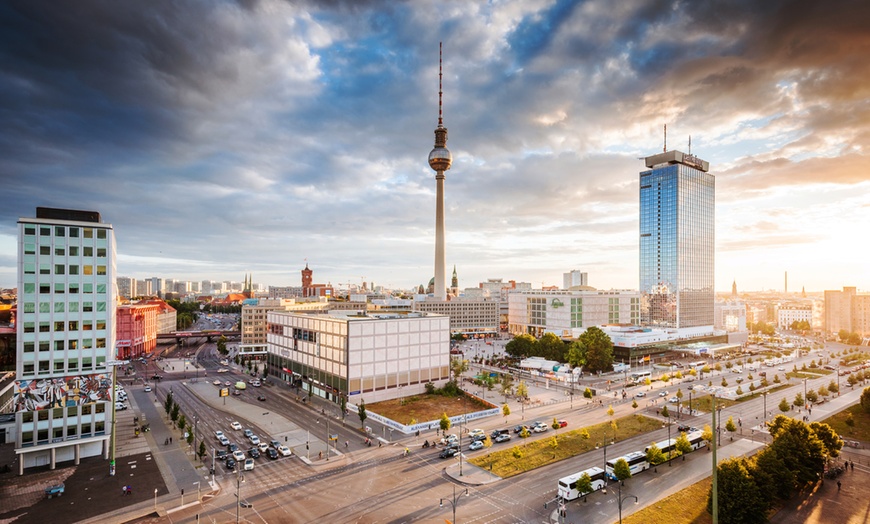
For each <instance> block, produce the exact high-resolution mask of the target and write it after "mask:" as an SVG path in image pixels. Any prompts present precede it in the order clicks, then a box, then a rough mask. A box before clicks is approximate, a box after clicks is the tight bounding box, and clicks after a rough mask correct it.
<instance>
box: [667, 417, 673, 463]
mask: <svg viewBox="0 0 870 524" xmlns="http://www.w3.org/2000/svg"><path fill="white" fill-rule="evenodd" d="M673 447H674V446H673V445H672V444H671V417H670V413H668V467H671V448H673Z"/></svg>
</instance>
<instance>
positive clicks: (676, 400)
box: [668, 397, 680, 404]
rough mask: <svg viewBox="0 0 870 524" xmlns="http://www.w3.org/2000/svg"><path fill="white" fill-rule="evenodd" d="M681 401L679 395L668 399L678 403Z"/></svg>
mask: <svg viewBox="0 0 870 524" xmlns="http://www.w3.org/2000/svg"><path fill="white" fill-rule="evenodd" d="M679 401H680V399H678V398H677V397H671V398H669V399H668V402H670V403H671V404H676V403H677V402H679Z"/></svg>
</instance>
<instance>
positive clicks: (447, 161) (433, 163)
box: [429, 146, 453, 172]
mask: <svg viewBox="0 0 870 524" xmlns="http://www.w3.org/2000/svg"><path fill="white" fill-rule="evenodd" d="M452 163H453V155H451V154H450V151H449V150H448V149H447V148H446V147H438V146H436V147H435V148H434V149H433V150H432V152H431V153H429V167H431V168H432V169H433V170H435V171H442V172H443V171H447V170H448V169H450V165H451V164H452Z"/></svg>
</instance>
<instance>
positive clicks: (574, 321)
mask: <svg viewBox="0 0 870 524" xmlns="http://www.w3.org/2000/svg"><path fill="white" fill-rule="evenodd" d="M639 322H640V293H638V292H637V291H631V290H610V291H579V290H578V291H564V290H559V291H543V290H539V289H535V290H529V291H513V292H511V293H509V294H508V331H509V332H510V334H511V335H514V336H516V335H520V334H523V333H529V334H531V335H534V336H535V337H540V336H542V335H543V334H544V333H553V334H555V335H556V336H559V337H562V338H574V337H576V336H578V335H579V334H580V333H582V332H583V331H584V330H585V329H586V328H587V327H590V326H600V325H604V324H635V325H636V324H638V323H639Z"/></svg>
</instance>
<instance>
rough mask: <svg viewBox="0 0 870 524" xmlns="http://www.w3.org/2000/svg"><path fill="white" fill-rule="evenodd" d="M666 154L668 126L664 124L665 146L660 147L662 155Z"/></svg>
mask: <svg viewBox="0 0 870 524" xmlns="http://www.w3.org/2000/svg"><path fill="white" fill-rule="evenodd" d="M667 152H668V125H667V124H665V145H664V147H662V153H667Z"/></svg>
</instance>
